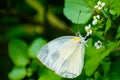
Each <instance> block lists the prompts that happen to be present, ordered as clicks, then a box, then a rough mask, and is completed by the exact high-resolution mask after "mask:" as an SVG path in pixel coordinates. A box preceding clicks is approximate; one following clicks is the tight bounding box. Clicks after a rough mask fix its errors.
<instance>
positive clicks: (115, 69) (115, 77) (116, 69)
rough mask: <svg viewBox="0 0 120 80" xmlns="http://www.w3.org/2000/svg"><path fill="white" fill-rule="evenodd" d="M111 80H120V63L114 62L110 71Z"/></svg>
mask: <svg viewBox="0 0 120 80" xmlns="http://www.w3.org/2000/svg"><path fill="white" fill-rule="evenodd" d="M109 71H110V72H109V74H108V75H109V76H108V77H109V80H119V79H120V61H116V62H112V64H111V67H110V70H109Z"/></svg>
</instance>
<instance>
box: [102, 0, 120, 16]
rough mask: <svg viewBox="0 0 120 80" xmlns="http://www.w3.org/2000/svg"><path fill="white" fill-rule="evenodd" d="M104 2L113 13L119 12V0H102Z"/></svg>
mask: <svg viewBox="0 0 120 80" xmlns="http://www.w3.org/2000/svg"><path fill="white" fill-rule="evenodd" d="M103 1H104V2H105V7H106V8H109V9H110V10H114V13H117V14H118V15H119V14H120V8H119V7H120V4H119V2H120V0H103Z"/></svg>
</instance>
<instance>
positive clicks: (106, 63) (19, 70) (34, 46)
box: [0, 0, 120, 80]
mask: <svg viewBox="0 0 120 80" xmlns="http://www.w3.org/2000/svg"><path fill="white" fill-rule="evenodd" d="M65 1H66V3H65ZM74 1H75V0H0V80H69V79H64V78H62V77H60V76H58V75H56V74H55V73H54V72H53V71H51V70H49V69H48V68H46V67H45V66H44V65H42V64H41V63H40V62H39V61H38V59H37V57H36V55H37V54H38V51H39V50H40V48H41V47H42V46H43V45H45V44H46V43H47V42H48V41H51V40H53V39H55V38H57V37H60V36H65V35H68V36H69V35H75V33H74V32H76V31H77V28H76V27H78V26H80V27H79V28H80V33H81V34H82V36H85V33H86V32H85V30H84V27H85V26H86V25H88V23H91V22H92V19H93V16H94V15H96V13H97V12H96V13H94V12H93V11H94V9H93V8H94V6H95V5H96V4H97V1H98V0H90V1H89V0H81V1H79V0H76V1H75V2H74ZM102 1H105V2H106V6H105V8H104V11H101V12H100V11H98V14H100V15H101V16H102V18H103V19H102V20H101V23H100V24H98V25H95V26H93V25H92V26H93V27H92V30H93V34H92V35H91V36H90V37H91V38H89V40H88V42H87V45H88V47H87V46H85V47H86V52H85V66H84V69H83V71H82V74H81V75H80V76H79V77H77V78H75V79H72V80H119V79H120V76H119V75H120V69H119V67H120V23H119V20H120V16H119V15H120V10H119V9H120V8H119V6H120V5H118V2H119V0H116V2H115V1H114V0H111V2H110V1H109V0H102ZM72 2H73V3H72ZM107 3H112V4H113V5H109V4H107ZM86 4H87V5H86ZM64 7H65V8H64ZM63 9H64V14H65V15H64V14H63ZM108 9H109V10H110V11H109V10H108ZM79 10H81V12H82V11H83V12H82V13H81V15H82V16H80V20H79V21H78V23H80V25H77V24H75V23H77V22H76V20H77V19H78V14H76V13H77V12H78V11H79ZM69 12H70V13H69ZM105 12H106V13H105ZM71 14H72V15H71ZM65 16H66V17H67V18H66V17H65ZM74 16H75V17H74ZM68 18H69V19H70V20H71V21H72V22H74V23H72V22H71V21H70V20H69V19H68ZM97 40H101V41H102V42H103V46H102V47H101V48H100V49H99V50H97V49H96V48H95V46H94V43H95V42H96V41H97Z"/></svg>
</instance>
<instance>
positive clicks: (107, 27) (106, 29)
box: [104, 18, 111, 34]
mask: <svg viewBox="0 0 120 80" xmlns="http://www.w3.org/2000/svg"><path fill="white" fill-rule="evenodd" d="M110 27H111V19H110V18H108V20H107V22H106V27H105V32H104V34H106V33H107V31H108V30H109V29H110Z"/></svg>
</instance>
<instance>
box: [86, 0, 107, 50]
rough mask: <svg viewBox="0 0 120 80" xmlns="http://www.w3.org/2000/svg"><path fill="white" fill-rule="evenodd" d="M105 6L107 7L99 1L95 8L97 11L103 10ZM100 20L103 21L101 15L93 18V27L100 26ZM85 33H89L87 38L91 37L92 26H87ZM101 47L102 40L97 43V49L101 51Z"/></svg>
mask: <svg viewBox="0 0 120 80" xmlns="http://www.w3.org/2000/svg"><path fill="white" fill-rule="evenodd" d="M104 6H105V3H104V2H101V1H98V3H97V5H95V6H94V8H95V9H97V10H102V9H103V7H104ZM100 19H101V16H100V15H96V16H93V21H92V25H96V24H98V23H99V21H100ZM85 31H86V32H87V34H86V37H87V36H89V35H90V34H92V28H91V25H90V24H89V25H88V26H85ZM101 46H102V42H101V41H100V40H98V41H97V42H96V43H95V47H96V49H99V48H100V47H101Z"/></svg>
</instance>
